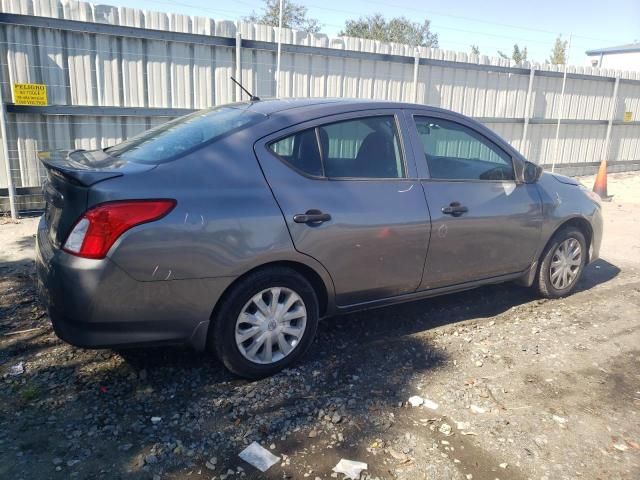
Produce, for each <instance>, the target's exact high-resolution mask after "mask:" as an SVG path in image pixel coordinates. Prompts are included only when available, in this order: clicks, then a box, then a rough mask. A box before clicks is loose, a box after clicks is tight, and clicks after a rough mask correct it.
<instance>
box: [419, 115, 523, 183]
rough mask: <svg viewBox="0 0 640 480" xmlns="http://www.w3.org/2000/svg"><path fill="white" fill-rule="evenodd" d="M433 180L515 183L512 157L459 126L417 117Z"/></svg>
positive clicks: (439, 120)
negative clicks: (504, 181) (512, 181)
mask: <svg viewBox="0 0 640 480" xmlns="http://www.w3.org/2000/svg"><path fill="white" fill-rule="evenodd" d="M415 123H416V128H417V129H418V136H419V137H420V141H421V142H422V146H423V148H424V155H425V158H426V161H427V165H428V167H429V173H430V175H431V178H435V179H444V180H514V179H515V174H514V171H513V162H512V160H511V157H510V156H509V155H508V154H507V153H506V152H504V151H503V150H502V149H501V148H500V147H498V146H497V145H495V144H493V143H492V142H491V141H489V140H488V139H486V138H485V137H483V136H482V135H480V134H479V133H477V132H475V131H474V130H472V129H470V128H467V127H465V126H463V125H460V124H458V123H455V122H450V121H448V120H442V119H439V118H430V117H415Z"/></svg>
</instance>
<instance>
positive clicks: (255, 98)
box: [231, 77, 260, 102]
mask: <svg viewBox="0 0 640 480" xmlns="http://www.w3.org/2000/svg"><path fill="white" fill-rule="evenodd" d="M231 80H233V83H235V84H236V85H238V86H239V87H240V88H241V89H242V91H243V92H244V93H246V94H247V95H249V99H250V100H251V101H252V102H259V101H260V97H256V96H255V95H254V94H253V93H251V92H250V91H249V90H247V89H246V88H244V87H243V86H242V84H241V83H240V82H239V81H237V80H236V79H235V78H233V77H231Z"/></svg>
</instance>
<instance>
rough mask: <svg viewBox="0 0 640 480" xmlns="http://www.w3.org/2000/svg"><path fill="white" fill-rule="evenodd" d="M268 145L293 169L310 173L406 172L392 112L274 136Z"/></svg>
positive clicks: (353, 175) (364, 174)
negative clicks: (285, 135) (284, 135)
mask: <svg viewBox="0 0 640 480" xmlns="http://www.w3.org/2000/svg"><path fill="white" fill-rule="evenodd" d="M269 149H270V150H271V151H272V152H273V153H275V154H276V155H278V156H279V157H280V158H281V159H283V160H284V161H285V162H287V163H288V164H289V165H290V166H292V167H293V168H295V169H296V170H298V171H301V172H303V173H305V174H308V175H313V176H323V177H328V178H403V177H404V176H405V172H404V161H403V157H402V150H401V148H400V139H399V136H398V130H397V128H396V122H395V117H394V116H393V115H389V116H378V117H364V118H358V119H354V120H345V121H341V122H335V123H328V124H326V125H321V126H319V127H315V128H310V129H308V130H303V131H301V132H297V133H295V134H293V135H289V136H288V137H285V138H282V139H280V140H277V141H275V142H273V143H271V144H269Z"/></svg>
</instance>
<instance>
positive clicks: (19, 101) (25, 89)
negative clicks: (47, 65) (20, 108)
mask: <svg viewBox="0 0 640 480" xmlns="http://www.w3.org/2000/svg"><path fill="white" fill-rule="evenodd" d="M13 102H14V103H15V104H16V105H37V106H46V105H47V86H46V85H44V84H42V83H14V84H13Z"/></svg>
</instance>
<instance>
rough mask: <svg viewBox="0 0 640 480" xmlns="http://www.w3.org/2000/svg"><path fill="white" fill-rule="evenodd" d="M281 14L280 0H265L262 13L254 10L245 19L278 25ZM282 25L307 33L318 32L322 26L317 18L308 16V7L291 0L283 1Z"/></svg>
mask: <svg viewBox="0 0 640 480" xmlns="http://www.w3.org/2000/svg"><path fill="white" fill-rule="evenodd" d="M279 16H280V0H264V7H262V13H261V14H258V13H256V12H255V11H253V12H251V15H249V16H246V17H244V18H243V20H244V21H246V22H253V23H261V24H263V25H271V26H273V27H277V26H278V21H279ZM282 26H283V27H285V28H293V29H296V30H300V31H302V32H307V33H318V32H319V31H320V27H321V25H320V22H319V21H318V20H317V19H315V18H309V17H308V16H307V7H305V6H304V5H299V4H297V3H294V2H291V1H289V0H283V2H282Z"/></svg>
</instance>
